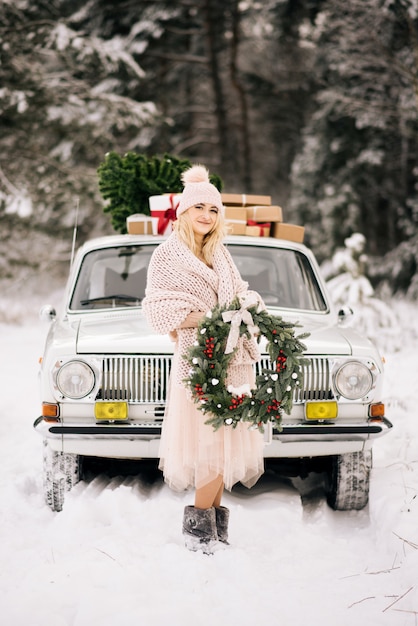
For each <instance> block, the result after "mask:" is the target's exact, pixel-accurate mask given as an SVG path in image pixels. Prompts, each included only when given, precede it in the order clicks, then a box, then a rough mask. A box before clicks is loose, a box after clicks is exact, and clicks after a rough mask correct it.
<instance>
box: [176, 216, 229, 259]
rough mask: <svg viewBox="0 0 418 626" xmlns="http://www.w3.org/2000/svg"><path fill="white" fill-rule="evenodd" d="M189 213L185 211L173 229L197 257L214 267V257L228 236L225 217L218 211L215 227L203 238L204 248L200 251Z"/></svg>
mask: <svg viewBox="0 0 418 626" xmlns="http://www.w3.org/2000/svg"><path fill="white" fill-rule="evenodd" d="M188 213H189V212H188V211H185V212H184V213H181V214H180V215H179V217H178V218H177V220H176V221H175V222H173V229H174V230H175V231H176V232H177V234H178V236H179V237H180V239H181V241H183V243H185V244H186V246H188V247H189V248H190V250H191V251H192V252H193V254H194V255H195V256H197V257H198V258H203V261H204V262H205V263H206V264H207V265H212V262H213V255H214V254H215V251H216V249H217V248H218V246H220V244H221V243H222V241H223V239H224V237H225V235H226V227H225V220H224V217H223V215H222V213H221V212H220V211H218V214H217V218H216V222H215V225H214V227H213V228H212V230H211V231H210V232H209V233H208V234H207V235H205V236H204V237H203V246H202V250H200V247H199V246H198V245H197V243H196V239H195V236H194V232H193V227H192V222H191V220H190V217H189V214H188Z"/></svg>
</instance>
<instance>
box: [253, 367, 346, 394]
mask: <svg viewBox="0 0 418 626" xmlns="http://www.w3.org/2000/svg"><path fill="white" fill-rule="evenodd" d="M308 358H309V361H310V363H309V365H305V366H303V368H302V370H303V385H302V387H301V388H300V389H298V390H297V391H295V393H294V396H293V402H294V403H295V404H298V403H299V404H300V403H301V402H306V401H307V400H331V399H332V398H333V397H334V395H333V393H332V387H331V372H330V365H329V361H328V359H325V358H315V357H314V358H311V357H308ZM263 368H266V369H271V368H272V366H271V362H270V360H269V359H268V358H267V357H266V358H263V359H261V361H260V363H257V366H256V371H257V374H258V373H259V372H260V371H261V370H262V369H263Z"/></svg>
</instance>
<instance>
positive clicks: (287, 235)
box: [271, 222, 305, 243]
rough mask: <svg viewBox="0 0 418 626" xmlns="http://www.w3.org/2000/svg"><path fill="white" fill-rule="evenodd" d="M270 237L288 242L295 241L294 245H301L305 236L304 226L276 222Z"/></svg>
mask: <svg viewBox="0 0 418 626" xmlns="http://www.w3.org/2000/svg"><path fill="white" fill-rule="evenodd" d="M271 230H272V233H271V234H272V236H273V237H275V238H276V239H287V240H288V241H295V242H296V243H303V238H304V235H305V227H304V226H296V224H284V223H283V222H276V223H275V224H273V227H272V229H271Z"/></svg>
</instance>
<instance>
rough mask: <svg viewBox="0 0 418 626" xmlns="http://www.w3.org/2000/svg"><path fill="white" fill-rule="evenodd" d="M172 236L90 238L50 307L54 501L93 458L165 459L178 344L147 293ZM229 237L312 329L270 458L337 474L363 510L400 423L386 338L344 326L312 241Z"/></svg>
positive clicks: (45, 407)
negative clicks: (378, 443) (389, 391)
mask: <svg viewBox="0 0 418 626" xmlns="http://www.w3.org/2000/svg"><path fill="white" fill-rule="evenodd" d="M162 240H163V239H162V238H161V237H156V236H147V235H115V236H110V237H103V238H99V239H95V240H91V241H89V242H87V243H86V244H84V245H83V246H82V248H81V249H80V250H79V251H78V253H77V255H76V258H75V260H74V263H73V265H72V268H71V272H70V276H69V280H68V284H67V288H66V292H65V301H64V304H63V309H62V313H61V314H60V315H59V316H57V314H56V312H55V309H53V308H52V307H51V306H49V305H47V306H46V307H44V308H43V310H42V317H43V318H47V319H48V320H50V322H51V324H50V329H49V333H48V335H47V339H46V343H45V350H44V354H43V358H42V363H41V368H40V389H41V400H42V414H41V416H40V417H38V419H36V421H35V423H34V427H35V429H36V430H37V432H38V433H39V434H40V435H41V437H42V439H43V442H44V487H45V498H46V501H47V503H48V504H49V506H50V507H51V508H52V509H53V510H56V511H59V510H61V509H62V506H63V503H64V496H65V492H66V491H68V490H70V489H71V487H72V486H73V485H74V484H76V482H78V481H79V480H80V479H81V478H82V468H83V459H85V458H86V457H102V458H109V459H155V458H157V457H158V446H159V438H160V432H161V424H162V421H163V418H164V406H165V400H166V392H167V385H168V379H169V373H170V364H171V358H172V351H173V344H172V342H171V341H170V340H169V338H168V337H167V336H161V335H156V334H155V333H154V332H153V331H152V330H151V329H150V328H149V326H148V325H147V322H146V320H145V318H144V314H143V312H142V310H141V300H142V299H143V297H144V291H145V285H146V274H147V266H148V262H149V259H150V256H151V254H152V252H153V250H154V248H155V247H156V246H157V245H158V244H159V243H161V241H162ZM226 244H227V246H228V248H229V250H230V252H231V254H232V256H233V258H234V259H235V262H236V264H237V266H238V268H239V270H240V272H241V275H242V276H243V278H245V280H247V281H248V282H249V285H250V287H251V288H252V289H255V290H256V291H258V292H259V293H260V294H261V296H262V298H263V300H264V302H265V303H266V305H267V307H268V309H269V312H270V313H272V314H275V315H279V316H281V317H283V318H284V319H285V320H286V321H291V322H299V324H300V325H301V328H300V329H296V334H301V333H302V332H305V331H306V332H309V333H310V335H309V337H308V339H306V340H304V343H305V344H306V346H307V350H306V357H307V358H308V359H309V365H307V366H305V367H304V369H305V371H304V385H303V388H301V389H299V390H298V391H297V394H295V396H294V402H293V409H292V412H291V415H284V417H283V422H282V427H283V429H282V430H281V432H277V431H276V430H273V435H272V438H271V440H270V441H269V442H268V443H266V445H265V448H264V455H265V458H266V462H268V461H270V460H274V464H275V466H279V468H280V467H281V468H282V469H283V472H284V473H287V474H288V475H290V476H301V477H306V476H307V474H308V473H309V472H311V471H320V472H322V473H325V475H326V476H328V480H327V499H328V503H329V505H330V506H331V507H332V508H334V509H340V510H344V509H345V510H347V509H361V508H363V507H364V506H365V505H366V504H367V502H368V494H369V480H370V469H371V464H372V451H371V449H372V445H373V441H374V440H375V438H376V437H380V436H381V435H384V434H385V433H387V432H389V430H390V429H391V427H392V424H391V423H390V421H389V420H388V419H387V418H386V417H385V409H384V405H383V403H382V377H383V364H382V359H381V357H380V355H379V353H378V351H377V349H376V347H375V346H374V345H373V344H372V343H371V342H370V341H369V340H368V339H366V338H365V337H362V336H359V335H358V334H357V333H356V332H355V331H354V330H353V329H352V328H348V327H347V326H346V325H345V324H344V317H345V316H344V311H340V312H338V311H336V310H335V309H334V307H333V305H332V303H331V300H330V298H329V295H328V294H327V290H326V287H325V284H324V282H323V280H322V279H321V275H320V271H319V268H318V265H317V262H316V260H315V258H314V256H313V254H312V253H311V251H310V250H308V249H307V248H306V247H305V246H304V245H303V244H298V243H293V242H291V241H285V240H280V239H273V238H270V237H248V236H230V237H229V238H228V239H227V240H226ZM263 362H264V365H265V366H266V365H267V363H268V356H267V354H264V355H263V359H262V361H261V367H262V366H263ZM202 418H203V416H202ZM271 462H272V461H271Z"/></svg>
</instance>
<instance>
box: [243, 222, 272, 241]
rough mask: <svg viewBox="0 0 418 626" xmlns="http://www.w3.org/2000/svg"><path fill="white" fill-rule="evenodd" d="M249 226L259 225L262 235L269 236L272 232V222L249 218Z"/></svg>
mask: <svg viewBox="0 0 418 626" xmlns="http://www.w3.org/2000/svg"><path fill="white" fill-rule="evenodd" d="M247 226H258V227H259V228H260V233H259V234H260V237H268V236H269V233H270V227H271V222H264V223H261V222H256V221H254V220H248V222H247ZM265 228H267V234H266V235H265V234H264V232H265V231H264V229H265Z"/></svg>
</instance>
